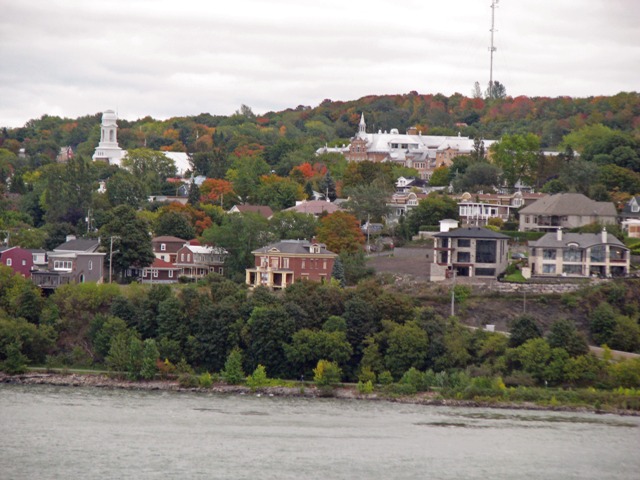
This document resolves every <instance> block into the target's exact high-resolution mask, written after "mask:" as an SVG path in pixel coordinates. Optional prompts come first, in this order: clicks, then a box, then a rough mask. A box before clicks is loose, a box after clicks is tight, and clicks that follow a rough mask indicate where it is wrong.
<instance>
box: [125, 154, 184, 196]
mask: <svg viewBox="0 0 640 480" xmlns="http://www.w3.org/2000/svg"><path fill="white" fill-rule="evenodd" d="M121 163H122V167H124V168H126V169H127V170H129V172H131V173H132V174H133V175H134V176H135V177H136V178H138V179H139V180H140V181H141V182H142V184H143V185H145V186H146V189H147V194H154V195H158V194H159V193H161V191H162V185H163V183H164V182H165V181H166V180H167V178H169V177H174V176H175V175H176V167H175V165H174V163H173V161H172V160H171V159H169V158H168V157H167V156H166V155H165V154H164V153H162V152H158V151H154V150H151V149H149V148H136V149H132V150H129V151H128V152H127V155H126V156H125V157H124V158H123V159H122V162H121Z"/></svg>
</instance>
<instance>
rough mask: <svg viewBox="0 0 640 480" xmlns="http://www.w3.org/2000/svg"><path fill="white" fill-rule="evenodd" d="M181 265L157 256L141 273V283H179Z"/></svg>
mask: <svg viewBox="0 0 640 480" xmlns="http://www.w3.org/2000/svg"><path fill="white" fill-rule="evenodd" d="M179 276H180V267H176V266H175V265H174V264H172V263H169V262H166V261H164V260H161V259H160V258H156V259H155V260H154V261H153V263H152V264H151V265H149V266H148V267H144V268H143V269H142V273H141V275H140V282H141V283H178V277H179Z"/></svg>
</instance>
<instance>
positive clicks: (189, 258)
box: [187, 253, 191, 262]
mask: <svg viewBox="0 0 640 480" xmlns="http://www.w3.org/2000/svg"><path fill="white" fill-rule="evenodd" d="M190 261H191V254H190V253H187V262H190Z"/></svg>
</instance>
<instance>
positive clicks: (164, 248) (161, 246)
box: [160, 243, 167, 252]
mask: <svg viewBox="0 0 640 480" xmlns="http://www.w3.org/2000/svg"><path fill="white" fill-rule="evenodd" d="M166 249H167V244H166V243H161V244H160V251H161V252H164V251H165V250H166Z"/></svg>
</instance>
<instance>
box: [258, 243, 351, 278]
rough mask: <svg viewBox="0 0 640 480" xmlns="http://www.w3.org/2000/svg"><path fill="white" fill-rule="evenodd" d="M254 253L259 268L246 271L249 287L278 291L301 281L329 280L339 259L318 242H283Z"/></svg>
mask: <svg viewBox="0 0 640 480" xmlns="http://www.w3.org/2000/svg"><path fill="white" fill-rule="evenodd" d="M251 253H252V254H253V255H254V256H255V267H253V268H248V269H247V270H246V273H247V277H246V283H247V285H249V286H250V287H251V288H254V287H257V286H259V285H264V286H266V287H269V288H274V289H282V288H286V287H287V286H289V285H291V284H292V283H293V282H296V281H298V280H313V281H316V282H322V281H325V280H329V279H330V278H331V272H332V271H333V263H334V261H335V258H336V257H337V256H338V255H337V254H335V253H333V252H330V251H329V250H327V247H326V246H325V245H324V244H322V243H318V242H316V241H315V240H313V241H311V242H309V241H307V240H281V241H280V242H278V243H273V244H271V245H267V246H266V247H262V248H259V249H258V250H254V251H253V252H251Z"/></svg>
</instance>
